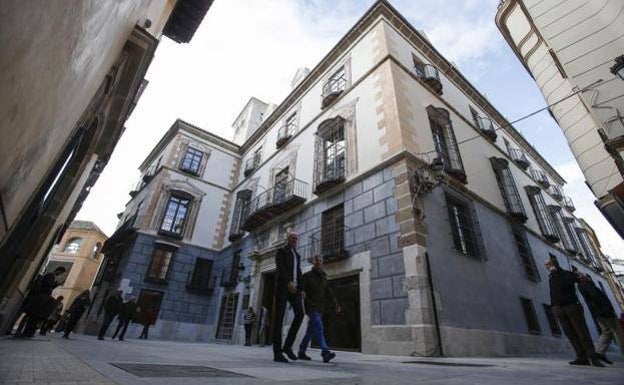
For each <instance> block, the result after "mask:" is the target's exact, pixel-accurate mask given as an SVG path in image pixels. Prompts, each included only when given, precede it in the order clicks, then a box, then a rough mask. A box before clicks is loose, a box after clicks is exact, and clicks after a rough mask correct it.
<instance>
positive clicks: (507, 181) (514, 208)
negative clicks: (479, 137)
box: [490, 157, 527, 221]
mask: <svg viewBox="0 0 624 385" xmlns="http://www.w3.org/2000/svg"><path fill="white" fill-rule="evenodd" d="M490 162H491V163H492V168H493V169H494V174H495V175H496V181H497V182H498V187H499V189H500V192H501V195H502V196H503V201H504V202H505V207H506V208H507V212H508V213H509V214H510V215H512V216H514V217H516V218H519V219H521V220H523V221H525V220H526V218H527V217H526V212H525V211H524V206H523V205H522V199H521V198H520V194H519V193H518V188H517V187H516V182H515V181H514V178H513V174H512V173H511V170H510V169H509V164H508V162H507V161H506V160H505V159H501V158H495V157H491V158H490Z"/></svg>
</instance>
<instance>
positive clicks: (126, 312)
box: [113, 297, 137, 341]
mask: <svg viewBox="0 0 624 385" xmlns="http://www.w3.org/2000/svg"><path fill="white" fill-rule="evenodd" d="M136 309H137V305H136V302H134V297H130V298H129V299H128V301H126V302H124V304H123V305H122V306H121V312H120V313H119V316H118V317H117V319H118V321H117V329H115V334H113V339H115V337H117V334H119V341H123V340H124V336H125V335H126V330H128V325H129V324H130V322H131V321H132V320H134V317H135V315H136ZM120 332H121V333H120Z"/></svg>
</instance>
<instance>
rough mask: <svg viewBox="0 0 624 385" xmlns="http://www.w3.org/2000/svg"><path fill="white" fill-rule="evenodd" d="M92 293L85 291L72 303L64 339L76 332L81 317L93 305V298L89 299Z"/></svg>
mask: <svg viewBox="0 0 624 385" xmlns="http://www.w3.org/2000/svg"><path fill="white" fill-rule="evenodd" d="M90 295H91V293H90V292H89V290H85V291H83V292H82V293H80V295H79V296H78V297H76V299H75V300H74V302H72V304H71V306H70V307H69V319H68V320H67V325H66V326H65V327H64V331H65V333H64V334H63V338H69V334H70V333H71V332H73V331H74V328H75V327H76V324H77V323H78V321H79V320H80V317H82V315H83V314H84V312H85V311H86V310H87V308H88V307H89V305H90V304H91V298H90V297H89V296H90Z"/></svg>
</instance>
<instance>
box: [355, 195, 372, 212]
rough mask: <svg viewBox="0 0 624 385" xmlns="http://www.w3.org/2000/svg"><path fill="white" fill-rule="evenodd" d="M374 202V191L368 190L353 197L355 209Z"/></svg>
mask: <svg viewBox="0 0 624 385" xmlns="http://www.w3.org/2000/svg"><path fill="white" fill-rule="evenodd" d="M371 204H373V192H372V191H367V192H365V193H363V194H361V195H358V196H356V197H355V198H353V211H358V210H361V209H363V208H364V207H368V206H370V205H371Z"/></svg>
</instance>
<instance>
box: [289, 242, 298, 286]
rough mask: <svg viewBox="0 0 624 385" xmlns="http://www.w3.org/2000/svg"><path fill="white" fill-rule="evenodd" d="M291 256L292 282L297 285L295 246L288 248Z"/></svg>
mask: <svg viewBox="0 0 624 385" xmlns="http://www.w3.org/2000/svg"><path fill="white" fill-rule="evenodd" d="M290 251H291V253H292V256H293V283H294V284H295V286H297V254H296V253H295V248H294V247H293V248H292V249H290Z"/></svg>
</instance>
